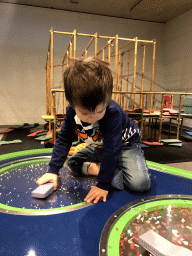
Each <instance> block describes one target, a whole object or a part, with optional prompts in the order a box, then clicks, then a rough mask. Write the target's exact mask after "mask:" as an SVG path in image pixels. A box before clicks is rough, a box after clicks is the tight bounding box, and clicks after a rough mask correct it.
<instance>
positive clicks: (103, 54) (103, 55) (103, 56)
mask: <svg viewBox="0 0 192 256" xmlns="http://www.w3.org/2000/svg"><path fill="white" fill-rule="evenodd" d="M102 60H103V61H105V50H104V49H103V51H102Z"/></svg>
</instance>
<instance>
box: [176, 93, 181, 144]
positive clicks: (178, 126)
mask: <svg viewBox="0 0 192 256" xmlns="http://www.w3.org/2000/svg"><path fill="white" fill-rule="evenodd" d="M181 108H182V95H180V100H179V115H178V120H177V121H178V123H177V140H178V139H179V135H180V121H181V122H182V119H181Z"/></svg>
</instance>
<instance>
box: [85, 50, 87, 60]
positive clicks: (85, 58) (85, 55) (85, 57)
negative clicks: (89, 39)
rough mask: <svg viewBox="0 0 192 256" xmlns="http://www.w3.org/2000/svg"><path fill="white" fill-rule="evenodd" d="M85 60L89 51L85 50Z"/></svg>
mask: <svg viewBox="0 0 192 256" xmlns="http://www.w3.org/2000/svg"><path fill="white" fill-rule="evenodd" d="M85 59H87V50H85Z"/></svg>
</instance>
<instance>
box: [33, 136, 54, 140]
mask: <svg viewBox="0 0 192 256" xmlns="http://www.w3.org/2000/svg"><path fill="white" fill-rule="evenodd" d="M50 139H52V136H49V137H46V136H39V137H37V138H35V140H41V141H42V140H50Z"/></svg>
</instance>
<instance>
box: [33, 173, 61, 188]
mask: <svg viewBox="0 0 192 256" xmlns="http://www.w3.org/2000/svg"><path fill="white" fill-rule="evenodd" d="M57 177H58V175H57V174H54V173H45V174H44V175H43V176H42V177H40V178H39V179H38V180H37V181H36V183H37V185H43V184H45V183H47V182H52V183H53V189H54V190H56V189H57V186H58V182H57Z"/></svg>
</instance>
